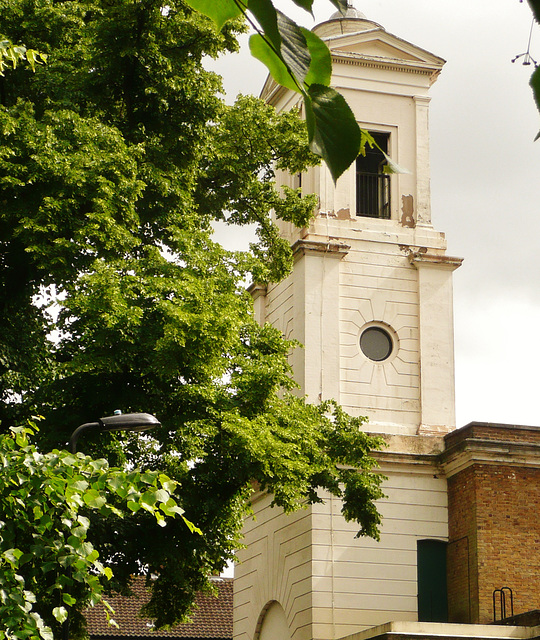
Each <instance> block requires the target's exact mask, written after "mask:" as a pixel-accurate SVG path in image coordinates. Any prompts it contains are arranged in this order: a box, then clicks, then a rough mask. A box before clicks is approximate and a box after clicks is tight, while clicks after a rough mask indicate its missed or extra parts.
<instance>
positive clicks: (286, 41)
mask: <svg viewBox="0 0 540 640" xmlns="http://www.w3.org/2000/svg"><path fill="white" fill-rule="evenodd" d="M248 9H249V10H250V11H251V13H252V14H253V15H254V16H255V18H256V20H257V22H258V23H259V25H260V27H261V29H262V30H263V32H264V36H263V37H264V39H265V40H266V41H267V43H268V44H269V45H270V46H269V47H268V48H271V49H273V50H274V53H275V54H276V56H277V57H278V58H281V60H282V62H283V63H284V65H285V67H286V68H288V69H289V72H290V73H291V74H292V75H293V77H294V78H295V79H296V81H297V82H298V84H299V85H300V87H302V86H303V84H304V80H305V78H306V75H307V74H308V71H309V66H310V62H311V56H310V53H309V49H308V45H307V43H306V38H305V36H304V34H303V33H302V29H301V28H300V27H299V26H298V25H297V24H296V22H294V21H293V20H291V19H290V18H289V17H287V16H286V15H285V14H284V13H282V12H281V11H278V10H277V9H276V8H275V7H274V5H273V3H272V2H271V0H249V2H248ZM255 48H256V49H257V50H260V49H262V47H261V46H260V45H258V44H256V45H255ZM263 56H264V57H265V58H268V57H269V54H263ZM256 57H257V59H259V60H260V59H261V58H260V57H258V56H256ZM265 64H266V62H265ZM273 66H275V62H274V63H273Z"/></svg>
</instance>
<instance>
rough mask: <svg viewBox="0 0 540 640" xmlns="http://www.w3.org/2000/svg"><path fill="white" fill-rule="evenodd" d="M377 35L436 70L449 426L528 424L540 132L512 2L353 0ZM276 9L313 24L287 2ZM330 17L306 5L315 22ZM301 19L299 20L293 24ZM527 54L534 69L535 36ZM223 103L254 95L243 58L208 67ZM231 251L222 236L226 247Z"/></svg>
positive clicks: (535, 344)
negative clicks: (450, 287)
mask: <svg viewBox="0 0 540 640" xmlns="http://www.w3.org/2000/svg"><path fill="white" fill-rule="evenodd" d="M353 2H354V5H355V7H356V8H357V9H359V10H361V11H363V12H364V13H365V14H366V16H367V17H368V18H369V19H371V20H374V21H376V22H379V23H380V24H381V25H382V26H383V27H385V29H386V30H387V31H389V32H390V33H393V34H395V35H397V36H399V37H401V38H404V39H405V40H408V41H410V42H412V43H414V44H416V45H418V46H420V47H423V48H424V49H427V50H428V51H431V52H432V53H435V54H436V55H439V56H441V57H442V58H444V59H445V60H447V64H446V65H445V67H444V69H443V72H442V74H441V75H440V77H439V79H438V81H437V82H436V84H435V85H434V86H433V87H432V90H431V96H432V101H431V188H432V213H433V224H434V226H435V228H436V229H437V230H438V231H444V232H445V233H446V235H447V239H448V253H449V255H453V256H458V257H462V258H465V261H464V263H463V265H462V267H461V268H460V269H458V270H457V271H456V272H455V273H454V303H455V304H454V308H455V352H456V410H457V426H463V425H465V424H467V423H468V422H470V421H472V420H480V421H489V422H503V423H513V424H527V425H535V426H540V250H539V243H540V140H539V141H538V142H536V143H534V142H533V140H534V137H535V135H536V133H537V132H538V130H539V129H540V116H539V114H538V112H537V111H536V109H535V105H534V102H533V98H532V94H531V90H530V88H529V86H528V78H529V76H530V74H531V72H532V68H531V67H524V66H522V65H521V64H520V60H518V61H517V62H516V63H515V64H512V63H511V60H512V58H513V57H515V56H516V55H517V54H520V53H523V52H525V50H526V49H527V43H528V39H529V32H530V27H531V19H532V16H531V12H530V9H529V7H528V5H527V3H526V2H524V3H520V2H519V0H473V2H471V0H353ZM278 4H279V6H280V8H282V9H283V10H284V11H285V12H286V13H288V14H289V15H291V16H293V17H295V18H296V19H297V20H299V21H300V20H301V21H302V22H303V24H305V26H308V27H310V28H311V27H312V26H313V24H315V23H314V22H313V21H312V20H311V19H310V18H309V16H308V15H307V14H304V12H302V11H300V10H297V9H296V8H295V7H294V5H293V4H292V3H290V2H287V0H283V1H280V0H278ZM331 13H333V7H332V5H331V4H330V3H329V2H328V1H327V0H316V2H315V14H316V22H322V21H324V20H325V19H327V18H328V17H329V16H330V14H331ZM304 16H305V17H304ZM531 54H532V56H533V57H534V58H536V59H538V60H539V61H540V27H538V26H535V28H534V30H533V36H532V45H531ZM213 68H216V70H218V71H219V72H220V73H221V74H222V75H223V76H224V82H225V87H226V90H227V94H228V97H234V96H235V95H236V93H238V92H242V93H254V94H256V95H258V93H259V91H260V89H261V87H262V84H263V82H264V79H265V77H266V71H265V68H264V67H263V66H262V65H261V64H260V63H259V62H257V61H256V60H253V59H252V58H251V57H250V56H249V54H248V53H247V52H246V51H243V52H242V53H241V54H239V55H234V56H227V57H225V58H223V59H221V60H220V61H218V63H217V65H213ZM231 241H232V242H234V241H235V240H234V238H232V239H231Z"/></svg>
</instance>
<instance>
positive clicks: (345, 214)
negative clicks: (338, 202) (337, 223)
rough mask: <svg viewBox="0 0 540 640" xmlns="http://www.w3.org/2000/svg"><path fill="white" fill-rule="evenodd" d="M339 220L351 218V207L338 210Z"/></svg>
mask: <svg viewBox="0 0 540 640" xmlns="http://www.w3.org/2000/svg"><path fill="white" fill-rule="evenodd" d="M337 219H338V220H350V219H351V210H350V209H340V210H339V211H338V212H337Z"/></svg>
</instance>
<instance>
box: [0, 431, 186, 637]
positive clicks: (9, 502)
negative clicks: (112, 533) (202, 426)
mask: <svg viewBox="0 0 540 640" xmlns="http://www.w3.org/2000/svg"><path fill="white" fill-rule="evenodd" d="M36 431H37V429H36V426H35V424H33V423H30V425H29V426H27V427H18V428H12V429H11V432H10V433H9V434H6V435H2V436H0V469H1V474H0V513H1V521H0V620H2V630H0V639H2V640H4V639H5V640H7V639H9V640H11V639H14V638H34V639H35V640H37V639H38V638H41V639H42V640H53V638H54V637H55V636H54V632H55V630H56V631H59V629H60V624H62V623H64V622H65V621H66V620H67V619H68V616H69V622H70V631H71V634H70V637H72V638H78V637H83V636H84V633H83V628H84V624H85V623H84V619H83V618H82V615H81V613H82V611H83V610H84V609H85V608H87V607H88V606H93V605H95V604H97V603H98V602H100V601H101V600H102V594H103V589H104V584H105V583H106V582H107V581H108V580H110V579H111V578H112V571H111V569H110V568H109V567H106V566H104V565H103V564H102V563H101V561H100V559H99V553H98V551H97V550H96V549H95V548H94V546H93V545H92V543H91V542H90V538H89V529H90V522H91V520H90V518H89V516H90V513H91V512H93V513H97V514H99V515H100V516H101V517H103V518H110V517H114V516H116V517H117V518H123V517H124V516H125V515H128V514H131V513H136V512H137V511H139V510H140V509H143V510H145V511H147V512H148V513H150V514H151V515H153V516H154V517H155V518H156V520H157V521H158V523H159V524H160V525H161V526H165V524H166V518H174V517H175V516H181V517H182V513H183V511H182V509H181V508H180V507H179V506H178V504H177V502H176V500H175V498H174V495H173V494H174V491H175V489H176V486H177V483H176V482H174V481H173V480H171V479H170V478H168V477H167V476H166V475H164V474H162V473H159V472H157V471H152V472H146V473H141V472H139V471H138V470H133V471H123V470H121V469H116V468H110V467H109V465H108V463H107V461H106V460H104V459H101V460H94V459H92V458H90V457H88V456H84V455H82V454H80V453H79V454H77V455H72V454H70V453H68V452H67V451H58V450H55V451H52V452H50V453H45V454H43V453H40V452H39V450H38V449H37V448H36V447H35V446H34V445H33V444H32V443H31V438H32V436H33V435H34V434H35V432H36ZM192 531H193V528H192ZM111 623H114V621H112V620H111ZM81 634H82V635H81Z"/></svg>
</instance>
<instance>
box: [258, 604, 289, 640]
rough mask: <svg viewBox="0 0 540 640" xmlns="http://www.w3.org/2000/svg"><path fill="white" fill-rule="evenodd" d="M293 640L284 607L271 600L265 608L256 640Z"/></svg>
mask: <svg viewBox="0 0 540 640" xmlns="http://www.w3.org/2000/svg"><path fill="white" fill-rule="evenodd" d="M276 638H279V640H291V632H290V629H289V623H288V621H287V616H286V615H285V611H284V609H283V607H282V606H281V605H280V604H279V602H278V601H277V600H270V601H269V602H267V603H266V605H265V606H264V607H263V609H262V611H261V613H260V615H259V620H258V621H257V627H256V628H255V637H254V640H276Z"/></svg>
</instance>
